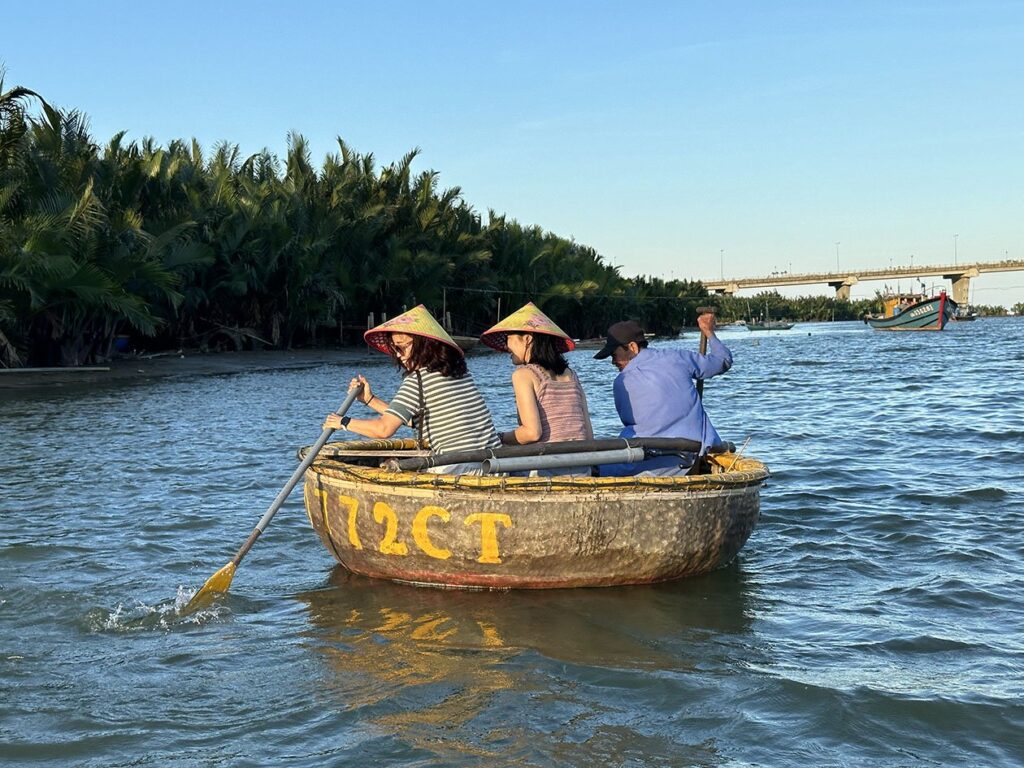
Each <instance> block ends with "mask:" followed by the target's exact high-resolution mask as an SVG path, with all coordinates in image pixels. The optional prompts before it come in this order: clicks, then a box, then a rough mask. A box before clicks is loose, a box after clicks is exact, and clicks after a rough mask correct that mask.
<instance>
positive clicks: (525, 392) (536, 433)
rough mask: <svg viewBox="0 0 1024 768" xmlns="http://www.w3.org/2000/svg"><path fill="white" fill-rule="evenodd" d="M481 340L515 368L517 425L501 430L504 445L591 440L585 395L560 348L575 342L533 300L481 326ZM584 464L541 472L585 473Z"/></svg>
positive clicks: (567, 348)
mask: <svg viewBox="0 0 1024 768" xmlns="http://www.w3.org/2000/svg"><path fill="white" fill-rule="evenodd" d="M480 340H481V341H482V342H483V343H484V344H487V345H488V346H489V347H493V348H494V349H498V350H501V351H503V352H509V353H510V354H511V355H512V362H513V363H514V364H515V366H516V369H515V370H514V371H513V372H512V389H513V391H514V392H515V397H516V411H517V412H518V415H519V426H518V427H516V428H515V429H513V430H509V431H508V432H502V433H501V435H500V438H501V442H502V443H503V444H505V445H520V444H524V443H536V442H562V441H565V440H590V439H591V438H592V437H593V436H594V430H593V427H591V424H590V411H589V409H588V407H587V396H586V395H585V394H584V392H583V387H582V386H581V385H580V380H579V378H577V376H576V373H575V371H573V370H572V369H571V368H570V367H569V364H568V363H567V362H566V360H565V357H563V353H565V352H568V351H569V350H571V349H573V348H574V347H575V346H576V345H575V344H574V343H573V341H572V339H570V338H569V336H568V335H567V334H566V333H565V331H563V330H562V329H561V328H559V327H558V326H557V325H555V323H554V322H553V321H552V320H551V318H549V317H548V316H547V315H545V314H544V313H543V312H541V311H540V309H538V308H537V307H536V306H534V304H533V302H530V303H529V304H527V305H526V306H525V307H521V308H520V309H518V310H517V311H515V312H513V313H512V314H511V315H509V316H508V317H507V318H505V319H504V320H502V321H501V322H500V323H498V324H497V325H495V326H494V327H493V328H491V329H489V330H488V331H486V332H485V333H484V334H483V335H482V336H481V337H480ZM589 471H590V470H589V468H583V469H577V470H572V471H569V470H552V471H544V472H543V473H542V474H560V475H561V474H589Z"/></svg>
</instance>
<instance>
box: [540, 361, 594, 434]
mask: <svg viewBox="0 0 1024 768" xmlns="http://www.w3.org/2000/svg"><path fill="white" fill-rule="evenodd" d="M526 367H527V368H529V369H530V371H531V372H532V373H533V375H534V376H535V377H536V378H537V404H538V406H539V410H540V427H541V432H540V442H562V441H563V440H586V439H587V438H588V437H589V436H590V435H589V431H590V430H589V429H588V427H589V425H590V414H589V413H588V411H587V398H586V396H585V395H584V394H583V387H582V386H581V385H580V380H579V379H578V378H577V377H576V372H575V371H573V370H572V369H571V368H569V369H567V372H568V373H569V374H571V378H570V379H569V380H568V381H557V380H555V379H553V378H551V373H550V372H549V371H547V370H546V369H545V368H542V367H541V366H539V365H537V364H535V363H530V364H528V365H527V366H526Z"/></svg>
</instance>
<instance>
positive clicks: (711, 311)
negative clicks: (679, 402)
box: [697, 307, 715, 399]
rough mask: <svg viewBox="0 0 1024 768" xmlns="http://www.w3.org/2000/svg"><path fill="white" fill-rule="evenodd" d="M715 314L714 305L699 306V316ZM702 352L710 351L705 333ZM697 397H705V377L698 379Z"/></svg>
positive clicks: (701, 339)
mask: <svg viewBox="0 0 1024 768" xmlns="http://www.w3.org/2000/svg"><path fill="white" fill-rule="evenodd" d="M707 314H711V315H713V314H715V308H714V307H697V317H700V316H701V315H707ZM700 353H701V354H702V355H706V354H707V353H708V337H707V336H705V335H704V334H703V333H701V335H700ZM697 397H699V398H702V399H703V397H704V379H697Z"/></svg>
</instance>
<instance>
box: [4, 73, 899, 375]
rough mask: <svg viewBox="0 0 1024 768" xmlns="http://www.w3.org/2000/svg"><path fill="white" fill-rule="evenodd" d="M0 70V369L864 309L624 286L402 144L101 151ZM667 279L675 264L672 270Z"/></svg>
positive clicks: (151, 144) (670, 330)
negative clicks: (144, 353) (378, 153)
mask: <svg viewBox="0 0 1024 768" xmlns="http://www.w3.org/2000/svg"><path fill="white" fill-rule="evenodd" d="M2 74H3V73H2V72H0V366H3V367H18V366H53V365H62V366H74V365H88V364H95V363H97V362H101V361H103V360H106V359H108V358H109V357H110V356H111V355H112V354H113V353H114V352H115V351H116V350H117V349H118V348H124V347H130V348H132V349H136V350H147V349H148V350H160V349H169V348H191V349H200V350H217V349H232V350H240V349H252V348H277V349H290V348H295V347H320V346H336V345H342V344H351V343H356V342H359V341H361V331H362V330H363V329H364V328H365V327H366V324H367V321H368V318H369V316H370V313H373V314H374V316H375V317H376V318H378V319H383V317H384V316H385V315H387V316H393V315H395V314H398V313H400V312H402V311H403V310H404V309H406V308H409V307H412V306H415V305H417V304H421V303H422V304H424V305H426V306H427V307H428V308H429V309H430V310H431V311H432V312H433V313H434V314H435V315H436V316H437V317H438V318H439V319H447V318H450V321H451V326H452V330H453V332H454V333H456V334H465V335H476V334H478V333H480V332H481V331H482V330H484V329H485V328H487V327H488V326H490V325H491V324H492V323H493V322H494V321H495V319H496V317H497V315H498V313H499V312H500V311H502V310H504V309H507V310H509V311H511V310H512V309H514V308H516V307H518V306H521V305H522V304H524V303H526V302H527V301H533V302H535V303H536V304H538V305H539V306H540V307H541V308H542V309H543V310H544V312H545V313H547V314H549V315H550V316H551V317H553V318H556V320H557V322H558V323H559V324H560V325H561V326H562V327H563V328H564V329H565V330H566V331H567V332H568V333H569V334H570V335H572V336H574V337H576V338H591V337H597V336H602V335H603V334H604V333H605V330H606V329H607V327H608V326H609V325H610V324H611V323H613V322H615V321H617V320H620V319H623V318H633V319H636V320H639V321H640V323H641V324H642V325H644V327H645V328H646V329H647V330H649V331H650V332H652V333H656V334H659V335H676V334H677V333H678V332H679V330H680V329H681V328H682V327H683V326H684V325H692V324H693V323H694V321H695V318H696V309H697V307H699V306H702V305H705V304H708V303H709V302H710V303H713V304H715V305H716V306H717V308H718V313H719V316H720V318H721V320H722V321H724V322H728V321H730V320H736V319H742V318H745V317H747V316H748V314H749V312H750V309H751V308H754V309H755V314H761V313H762V310H763V308H764V307H765V305H766V303H767V305H768V313H769V314H770V315H771V317H773V318H783V317H785V318H788V319H791V320H798V321H813V320H831V319H835V320H850V319H857V318H860V317H861V316H863V315H864V314H865V313H866V312H872V311H877V310H878V309H879V306H878V305H879V302H878V300H877V298H876V299H872V300H861V301H853V302H847V301H837V300H835V299H833V298H830V297H825V296H808V297H802V298H783V297H781V296H779V295H778V294H777V293H775V292H770V293H763V294H760V295H758V296H756V297H750V298H749V299H747V298H737V297H728V296H714V297H708V294H707V291H706V290H705V288H704V286H703V285H702V284H701V282H700V281H697V280H692V281H691V280H663V279H661V278H658V277H653V276H637V277H624V276H623V275H621V274H620V272H619V269H618V267H616V266H614V265H611V264H609V263H608V262H607V261H606V260H605V259H604V258H603V257H602V256H601V255H600V254H599V253H598V252H597V251H596V250H595V249H593V248H591V247H589V246H586V245H583V244H580V243H577V242H575V241H574V240H572V239H569V238H565V237H561V236H559V235H556V234H554V233H551V232H547V231H545V230H544V229H542V228H541V227H539V226H526V225H523V224H520V223H519V222H517V221H514V220H511V219H509V218H508V217H506V216H504V215H500V214H498V213H496V212H494V211H488V212H487V214H486V216H483V215H481V214H479V213H477V212H476V211H475V210H474V209H473V208H472V207H471V205H470V204H469V203H468V202H467V201H466V200H465V199H463V197H462V195H461V192H460V190H459V188H458V187H451V188H444V187H442V186H441V185H440V178H439V174H438V172H437V171H434V170H429V171H422V172H419V173H416V172H414V171H413V169H412V165H413V161H414V160H415V158H416V156H417V151H416V150H413V151H411V152H409V153H408V154H407V155H405V156H404V157H403V158H401V159H400V160H398V161H396V162H394V163H391V164H390V165H386V166H382V167H378V166H377V165H376V163H375V160H374V157H373V155H372V154H361V153H359V152H356V151H355V150H354V149H352V148H351V147H349V146H348V145H347V144H346V143H345V142H344V141H343V140H342V139H340V138H339V139H338V149H337V152H333V153H330V154H328V155H327V156H326V157H325V158H324V160H323V162H322V163H321V164H320V166H319V167H317V166H315V165H314V164H313V162H312V160H311V155H310V151H309V148H308V145H307V142H306V140H305V139H304V138H303V137H302V136H301V135H297V134H292V135H290V136H289V139H288V148H287V153H286V155H285V156H284V157H283V158H280V157H278V156H277V155H275V154H273V153H271V152H269V151H267V150H263V151H261V152H258V153H256V154H254V155H251V156H248V157H244V156H243V155H242V154H241V152H240V150H239V148H238V146H237V145H232V144H230V143H221V144H218V145H216V146H215V147H213V149H212V150H210V151H205V150H204V149H203V148H202V147H201V146H200V145H199V143H198V142H196V141H195V140H191V141H183V140H182V141H172V142H170V143H169V144H168V145H167V146H159V145H157V144H156V142H155V141H154V140H152V139H148V138H147V139H143V140H142V141H141V142H134V141H127V140H126V139H125V134H124V132H121V133H118V134H116V135H115V136H113V137H112V138H110V139H109V141H107V143H106V144H105V145H102V146H101V145H100V144H98V143H97V142H96V141H95V140H94V139H93V138H92V136H90V134H89V129H88V125H87V121H86V118H85V116H84V115H83V114H82V113H81V112H79V111H75V110H62V109H58V108H56V107H54V106H51V105H50V104H48V103H47V102H46V101H45V100H44V99H43V98H41V97H40V96H39V95H38V94H36V93H34V92H33V91H31V90H29V89H27V88H23V87H12V88H6V87H5V86H4V82H3V76H2ZM674 268H675V269H676V270H677V271H678V270H679V269H680V266H679V265H675V267H674Z"/></svg>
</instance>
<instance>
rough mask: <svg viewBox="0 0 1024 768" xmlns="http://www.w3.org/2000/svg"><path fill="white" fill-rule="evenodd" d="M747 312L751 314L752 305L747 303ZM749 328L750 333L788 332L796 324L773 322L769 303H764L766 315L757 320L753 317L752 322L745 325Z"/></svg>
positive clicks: (782, 321)
mask: <svg viewBox="0 0 1024 768" xmlns="http://www.w3.org/2000/svg"><path fill="white" fill-rule="evenodd" d="M747 312H748V314H749V312H750V304H749V302H748V303H747ZM743 325H745V326H746V327H747V330H748V331H788V330H789V329H790V328H792V327H793V326H794V325H796V323H791V322H789V321H787V320H772V319H771V315H769V313H768V302H767V301H766V302H765V303H764V314H763V315H762V316H761V317H760V318H758V319H757V320H755V319H754V318H753V317H751V319H750V320H748V321H747V322H745V323H743Z"/></svg>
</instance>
